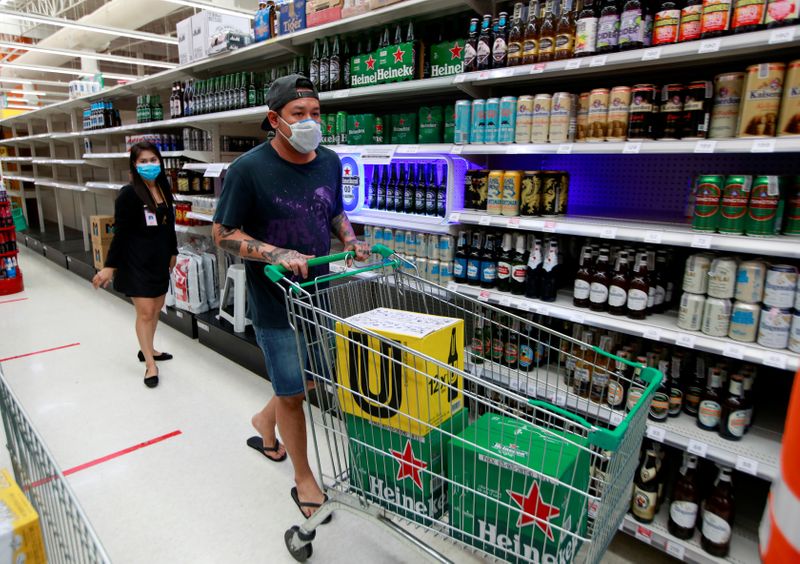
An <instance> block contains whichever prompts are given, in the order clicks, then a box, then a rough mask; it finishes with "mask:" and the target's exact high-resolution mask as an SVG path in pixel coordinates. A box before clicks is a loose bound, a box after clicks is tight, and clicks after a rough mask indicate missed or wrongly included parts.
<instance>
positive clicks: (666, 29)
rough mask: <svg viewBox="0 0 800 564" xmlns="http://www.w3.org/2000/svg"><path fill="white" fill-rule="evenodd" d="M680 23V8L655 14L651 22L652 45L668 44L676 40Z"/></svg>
mask: <svg viewBox="0 0 800 564" xmlns="http://www.w3.org/2000/svg"><path fill="white" fill-rule="evenodd" d="M680 23H681V11H680V10H664V11H661V12H658V13H657V14H656V20H655V23H654V24H653V45H668V44H670V43H675V42H676V41H678V29H679V28H680Z"/></svg>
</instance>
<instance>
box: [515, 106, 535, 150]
mask: <svg viewBox="0 0 800 564" xmlns="http://www.w3.org/2000/svg"><path fill="white" fill-rule="evenodd" d="M533 104H534V98H533V96H520V97H519V98H518V99H517V131H516V132H515V134H514V142H515V143H518V144H520V145H522V144H526V143H530V142H531V128H532V127H533Z"/></svg>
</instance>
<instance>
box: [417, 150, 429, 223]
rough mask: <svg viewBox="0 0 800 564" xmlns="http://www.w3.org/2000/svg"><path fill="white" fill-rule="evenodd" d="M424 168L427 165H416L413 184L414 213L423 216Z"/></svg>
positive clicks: (424, 204) (424, 197)
mask: <svg viewBox="0 0 800 564" xmlns="http://www.w3.org/2000/svg"><path fill="white" fill-rule="evenodd" d="M425 166H427V165H423V164H422V163H419V164H417V180H416V183H415V184H414V213H415V214H417V215H425V208H426V196H425Z"/></svg>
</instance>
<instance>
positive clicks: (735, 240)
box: [449, 210, 800, 258]
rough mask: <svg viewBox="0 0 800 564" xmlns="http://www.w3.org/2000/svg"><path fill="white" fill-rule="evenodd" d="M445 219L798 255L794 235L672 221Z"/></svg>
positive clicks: (468, 215) (476, 215)
mask: <svg viewBox="0 0 800 564" xmlns="http://www.w3.org/2000/svg"><path fill="white" fill-rule="evenodd" d="M449 219H450V221H451V222H452V223H461V224H467V225H481V226H484V227H502V228H510V229H519V230H523V231H543V232H548V233H560V234H563V235H579V236H583V237H598V238H601V239H621V240H624V241H634V242H637V243H649V244H656V245H673V246H677V247H691V248H696V249H711V250H714V251H729V252H736V253H752V254H759V255H770V256H780V257H786V258H800V240H798V239H797V238H794V237H784V236H776V237H770V238H758V237H746V236H743V235H721V234H717V233H701V232H698V231H693V230H692V229H691V228H690V227H689V226H686V225H679V224H674V223H654V222H646V221H633V220H626V219H602V218H595V217H550V218H548V217H543V218H542V217H514V218H512V217H504V216H496V215H494V216H493V215H488V214H486V213H485V212H475V211H469V210H465V211H462V212H453V213H451V214H450V217H449Z"/></svg>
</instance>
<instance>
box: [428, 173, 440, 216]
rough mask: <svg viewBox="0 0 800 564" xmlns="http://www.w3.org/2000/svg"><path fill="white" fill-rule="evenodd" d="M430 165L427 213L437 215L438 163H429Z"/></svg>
mask: <svg viewBox="0 0 800 564" xmlns="http://www.w3.org/2000/svg"><path fill="white" fill-rule="evenodd" d="M426 166H427V167H428V180H427V182H426V184H425V215H430V216H434V215H436V203H437V200H438V195H437V190H436V165H435V164H429V165H426Z"/></svg>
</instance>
